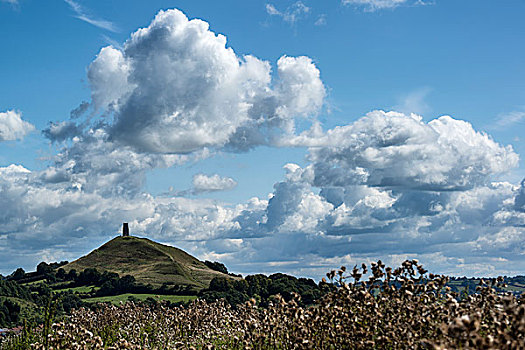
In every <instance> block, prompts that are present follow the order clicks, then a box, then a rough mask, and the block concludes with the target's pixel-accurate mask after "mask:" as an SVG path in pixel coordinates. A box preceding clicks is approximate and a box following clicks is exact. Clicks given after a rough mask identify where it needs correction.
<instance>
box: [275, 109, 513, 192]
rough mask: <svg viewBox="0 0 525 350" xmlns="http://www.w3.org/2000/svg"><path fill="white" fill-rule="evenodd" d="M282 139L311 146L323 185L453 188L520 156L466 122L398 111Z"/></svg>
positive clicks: (480, 179) (501, 169)
mask: <svg viewBox="0 0 525 350" xmlns="http://www.w3.org/2000/svg"><path fill="white" fill-rule="evenodd" d="M286 143H287V144H289V145H295V146H298V145H307V146H312V149H311V152H310V155H309V158H310V160H311V161H312V163H313V164H312V167H313V169H314V172H315V177H316V179H315V185H317V186H321V187H323V186H344V185H349V184H354V185H360V184H361V185H367V186H380V187H386V188H400V187H402V188H413V189H426V190H440V191H444V190H457V189H463V188H470V187H473V186H476V185H482V184H484V183H486V182H487V181H489V179H490V176H492V175H496V174H500V173H505V172H507V171H509V170H510V169H512V168H514V167H516V166H517V165H518V160H519V157H518V155H517V154H516V153H514V151H513V150H512V147H511V146H506V147H503V146H501V145H499V144H498V143H496V142H494V141H493V140H492V139H491V138H490V137H489V136H488V135H486V134H484V133H480V132H477V131H475V130H474V129H473V128H472V125H471V124H469V123H468V122H465V121H461V120H456V119H453V118H451V117H449V116H442V117H439V118H438V119H434V120H432V121H430V122H429V123H428V124H427V123H424V122H423V121H422V120H421V117H419V116H417V115H414V114H413V115H405V114H402V113H397V112H383V111H374V112H370V113H368V114H367V115H366V116H365V117H363V118H361V119H359V120H358V121H356V122H355V123H353V124H349V125H346V126H341V127H336V128H334V129H332V130H329V131H328V132H326V133H323V132H322V131H320V130H319V129H318V127H314V128H313V129H312V130H310V131H308V132H305V133H303V134H301V135H300V136H298V137H296V138H289V139H287V140H286ZM283 144H284V143H283Z"/></svg>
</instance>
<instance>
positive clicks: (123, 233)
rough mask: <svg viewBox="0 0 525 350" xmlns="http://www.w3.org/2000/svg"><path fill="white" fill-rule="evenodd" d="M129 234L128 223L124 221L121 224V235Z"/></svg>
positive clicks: (126, 235)
mask: <svg viewBox="0 0 525 350" xmlns="http://www.w3.org/2000/svg"><path fill="white" fill-rule="evenodd" d="M128 236H129V226H128V223H127V222H125V223H123V224H122V237H128Z"/></svg>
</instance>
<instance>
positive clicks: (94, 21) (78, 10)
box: [64, 0, 117, 32]
mask: <svg viewBox="0 0 525 350" xmlns="http://www.w3.org/2000/svg"><path fill="white" fill-rule="evenodd" d="M64 1H65V2H66V3H67V4H68V5H69V6H70V7H71V9H72V10H73V11H74V12H75V14H76V16H75V17H76V18H78V19H80V20H82V21H84V22H86V23H89V24H91V25H94V26H95V27H99V28H102V29H106V30H109V31H111V32H116V31H117V28H116V26H115V24H113V23H112V22H110V21H106V20H103V19H98V18H95V17H93V16H91V15H89V14H88V12H87V11H86V9H85V8H84V7H83V6H81V5H80V4H79V3H78V2H76V1H73V0H64Z"/></svg>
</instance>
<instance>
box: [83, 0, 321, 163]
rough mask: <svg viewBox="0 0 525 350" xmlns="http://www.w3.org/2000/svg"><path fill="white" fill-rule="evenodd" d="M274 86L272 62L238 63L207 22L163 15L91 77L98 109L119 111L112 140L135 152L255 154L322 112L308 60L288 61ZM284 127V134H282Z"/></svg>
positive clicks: (247, 59)
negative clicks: (303, 119)
mask: <svg viewBox="0 0 525 350" xmlns="http://www.w3.org/2000/svg"><path fill="white" fill-rule="evenodd" d="M277 65H278V74H279V79H275V80H276V81H275V87H273V86H272V75H271V68H270V64H269V63H268V62H265V61H262V60H259V59H258V58H256V57H253V56H244V57H242V58H240V57H238V56H237V55H236V54H235V52H234V51H233V50H232V49H231V48H228V47H226V38H225V37H224V36H223V35H220V34H218V35H217V34H215V33H213V32H211V31H210V30H209V25H208V23H206V22H204V21H201V20H198V19H194V20H188V18H187V17H186V16H185V15H184V14H183V13H182V12H180V11H178V10H168V11H161V12H159V14H158V15H157V16H156V17H155V19H154V20H153V22H152V23H151V24H150V25H149V26H148V27H146V28H142V29H139V30H138V31H136V32H135V33H133V34H132V36H131V38H130V39H129V40H128V41H127V42H126V43H125V45H124V50H123V51H121V50H117V49H115V48H113V47H106V48H104V49H102V50H101V52H100V53H99V55H98V56H97V58H96V60H95V61H94V62H93V63H92V64H91V66H90V68H89V72H88V77H89V79H90V84H91V86H92V97H93V102H94V104H95V106H97V107H101V108H104V107H105V108H106V110H109V112H114V117H115V122H114V123H113V124H112V125H109V126H108V132H109V134H110V137H111V138H112V139H113V140H115V141H118V142H121V143H124V144H127V145H131V146H133V147H134V148H136V149H137V150H140V151H144V152H156V153H189V152H194V151H196V150H200V149H203V148H222V147H227V148H232V149H237V150H239V149H241V150H242V149H249V148H250V147H253V146H254V145H258V144H268V143H270V142H271V139H272V138H273V136H272V135H273V133H281V132H282V129H284V130H292V129H293V124H294V121H293V117H296V116H304V115H310V114H315V113H317V111H318V109H319V108H320V107H321V105H322V100H323V98H324V86H323V84H322V82H321V80H320V77H319V71H318V69H317V68H316V67H315V65H314V64H313V63H312V61H311V60H310V59H309V58H307V57H297V58H293V57H286V56H284V57H282V58H281V59H280V60H279V61H278V63H277ZM283 126H285V127H283Z"/></svg>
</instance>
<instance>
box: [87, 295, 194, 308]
mask: <svg viewBox="0 0 525 350" xmlns="http://www.w3.org/2000/svg"><path fill="white" fill-rule="evenodd" d="M131 296H132V297H135V298H137V299H139V300H146V299H147V298H149V297H151V298H154V299H155V300H159V301H161V300H167V301H171V302H172V303H175V302H180V301H182V302H188V301H192V300H195V299H197V297H196V296H194V295H158V294H131V293H126V294H120V295H114V296H107V297H97V298H87V299H82V301H85V302H87V303H104V302H108V301H109V302H111V303H113V304H115V305H118V304H119V303H120V302H126V301H128V298H129V297H131Z"/></svg>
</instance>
